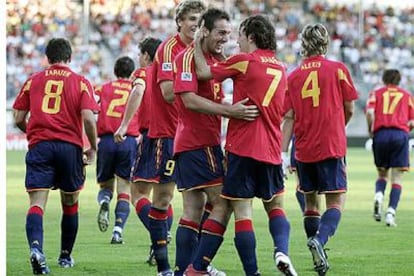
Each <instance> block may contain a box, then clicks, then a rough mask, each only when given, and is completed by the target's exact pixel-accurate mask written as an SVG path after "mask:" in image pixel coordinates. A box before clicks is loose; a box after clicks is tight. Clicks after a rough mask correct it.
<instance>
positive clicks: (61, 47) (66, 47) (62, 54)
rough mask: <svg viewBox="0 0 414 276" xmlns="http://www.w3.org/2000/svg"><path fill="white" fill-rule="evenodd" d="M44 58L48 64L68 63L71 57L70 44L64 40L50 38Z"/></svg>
mask: <svg viewBox="0 0 414 276" xmlns="http://www.w3.org/2000/svg"><path fill="white" fill-rule="evenodd" d="M46 56H47V59H48V61H49V63H50V64H54V63H59V62H68V61H70V58H71V56H72V48H71V46H70V42H69V41H68V40H67V39H65V38H52V39H51V40H49V42H48V43H47V46H46Z"/></svg>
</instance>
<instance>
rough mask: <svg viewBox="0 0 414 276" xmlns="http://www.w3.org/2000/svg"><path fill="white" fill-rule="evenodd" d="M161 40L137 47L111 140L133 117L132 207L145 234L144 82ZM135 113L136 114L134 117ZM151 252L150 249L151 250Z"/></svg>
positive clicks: (147, 98) (120, 134)
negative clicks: (128, 87)
mask: <svg viewBox="0 0 414 276" xmlns="http://www.w3.org/2000/svg"><path fill="white" fill-rule="evenodd" d="M160 44H161V40H159V39H156V38H153V37H147V38H144V39H143V40H142V41H141V42H140V43H139V51H140V55H139V64H140V68H139V69H137V70H136V71H135V72H134V73H133V74H132V85H133V89H132V92H131V94H130V95H129V98H128V102H127V105H126V108H125V113H124V117H123V118H122V122H121V125H120V126H119V128H118V130H117V131H116V132H115V134H114V139H115V141H116V142H117V143H121V142H122V141H123V140H124V137H125V134H126V133H127V130H128V126H129V125H130V124H131V121H132V120H133V119H134V116H135V115H134V114H137V115H136V116H137V117H138V126H137V128H138V130H139V132H140V134H141V136H140V139H141V142H140V143H139V145H138V152H137V155H136V157H135V161H134V164H133V167H132V171H131V173H132V175H131V178H132V185H131V194H132V200H131V202H132V204H133V206H135V211H136V214H137V216H138V217H139V219H140V220H141V222H142V224H143V225H144V227H145V228H146V229H147V230H148V231H149V217H148V213H149V210H150V207H151V201H150V193H151V190H152V181H151V179H147V178H145V172H146V170H147V168H148V166H150V161H151V149H150V141H149V138H148V129H149V120H150V109H149V104H150V99H151V98H150V97H151V91H152V88H151V85H150V84H151V83H150V82H149V81H148V79H150V78H151V75H150V73H151V70H152V67H151V66H152V64H153V60H154V56H155V52H156V50H157V48H158V46H159V45H160ZM136 112H138V113H136ZM151 249H152V247H151ZM151 249H150V256H149V258H148V260H147V262H148V263H149V264H151V265H155V260H154V254H153V250H151Z"/></svg>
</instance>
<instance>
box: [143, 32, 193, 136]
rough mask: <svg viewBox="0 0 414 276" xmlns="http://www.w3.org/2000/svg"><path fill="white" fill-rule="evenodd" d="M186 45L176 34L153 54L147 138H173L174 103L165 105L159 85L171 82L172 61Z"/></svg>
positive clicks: (175, 113) (175, 110)
mask: <svg viewBox="0 0 414 276" xmlns="http://www.w3.org/2000/svg"><path fill="white" fill-rule="evenodd" d="M186 47H187V46H186V44H185V43H184V42H183V41H182V40H181V39H180V36H179V35H178V34H176V35H175V36H172V37H170V38H168V39H167V40H165V41H164V42H162V43H161V44H160V46H159V47H158V49H157V52H156V53H155V58H154V66H153V71H152V74H153V75H152V77H151V85H152V86H151V87H152V92H151V115H152V116H155V117H154V120H150V128H149V132H148V136H149V137H150V138H174V136H175V131H176V128H177V107H176V102H175V101H174V103H173V104H170V103H167V102H166V101H165V99H164V97H163V96H162V92H161V88H160V86H159V84H160V83H161V82H162V81H173V61H174V58H175V56H177V54H178V53H180V52H181V51H183V50H184V49H185V48H186Z"/></svg>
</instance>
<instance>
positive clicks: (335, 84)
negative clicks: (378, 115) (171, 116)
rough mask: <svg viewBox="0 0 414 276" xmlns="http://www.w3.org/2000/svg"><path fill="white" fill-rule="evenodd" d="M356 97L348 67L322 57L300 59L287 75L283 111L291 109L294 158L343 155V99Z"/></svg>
mask: <svg viewBox="0 0 414 276" xmlns="http://www.w3.org/2000/svg"><path fill="white" fill-rule="evenodd" d="M357 98H358V94H357V91H356V89H355V87H354V84H353V82H352V78H351V75H350V74H349V71H348V69H347V68H346V67H345V65H344V64H342V63H341V62H336V61H331V60H328V59H326V58H325V57H323V56H314V57H309V58H306V59H304V60H303V62H302V63H301V65H300V66H299V67H298V68H296V69H295V70H294V71H293V72H292V73H291V74H290V75H289V77H288V91H287V95H286V100H285V111H286V112H287V111H288V110H290V109H293V111H294V112H295V129H294V135H295V138H296V142H295V146H296V155H295V157H296V159H297V160H299V161H301V162H317V161H321V160H325V159H328V158H340V157H344V156H345V155H346V134H345V111H344V102H346V101H353V100H355V99H357Z"/></svg>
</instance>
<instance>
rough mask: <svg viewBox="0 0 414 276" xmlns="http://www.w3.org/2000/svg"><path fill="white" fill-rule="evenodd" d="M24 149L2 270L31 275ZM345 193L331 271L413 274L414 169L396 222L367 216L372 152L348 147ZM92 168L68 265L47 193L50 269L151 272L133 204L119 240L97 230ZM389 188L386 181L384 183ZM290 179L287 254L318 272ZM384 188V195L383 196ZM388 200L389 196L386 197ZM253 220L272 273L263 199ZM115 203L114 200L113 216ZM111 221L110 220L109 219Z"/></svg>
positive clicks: (54, 196) (12, 190) (11, 163)
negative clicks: (62, 260)
mask: <svg viewBox="0 0 414 276" xmlns="http://www.w3.org/2000/svg"><path fill="white" fill-rule="evenodd" d="M24 156H25V152H23V151H8V152H7V158H6V160H7V169H6V171H7V217H6V218H7V275H30V274H31V267H30V263H29V250H28V245H27V241H26V234H25V216H26V212H27V208H28V197H27V195H26V193H25V190H24V175H25V166H24ZM347 162H348V187H349V192H348V198H347V203H346V206H345V211H344V213H343V216H342V220H341V223H340V226H339V229H338V231H337V233H336V235H335V236H334V237H333V238H332V239H331V240H330V241H329V242H328V244H327V246H326V247H327V248H329V249H330V250H329V251H328V256H329V263H330V266H331V269H330V270H329V272H328V274H330V275H364V276H365V275H414V204H413V202H414V189H413V181H412V179H413V175H412V173H410V174H407V175H405V177H404V187H403V193H402V198H401V201H400V205H399V208H398V212H397V223H398V227H396V228H388V227H386V226H385V224H384V223H383V222H381V223H378V222H375V221H374V219H373V218H372V204H373V196H374V182H375V179H376V172H375V168H374V165H373V160H372V155H371V153H370V152H367V151H365V150H363V149H350V150H349V154H348V158H347ZM94 170H95V168H94V167H89V168H88V171H87V173H88V176H87V181H86V187H85V189H84V190H83V191H82V193H81V196H80V226H79V233H78V238H77V242H76V244H75V248H74V252H73V257H74V259H75V261H76V265H75V267H74V268H71V269H66V270H65V269H61V268H59V267H58V266H57V262H56V260H57V257H58V253H59V247H60V214H61V211H60V203H59V199H58V195H59V193H58V192H57V191H52V192H51V193H50V198H49V201H48V205H47V208H46V212H45V216H44V251H45V254H46V256H47V260H48V264H49V267H50V269H51V273H52V275H140V276H147V275H156V269H155V268H154V267H149V266H148V265H147V264H146V263H145V260H146V258H147V254H148V249H149V244H150V242H149V237H148V234H147V233H146V231H145V229H144V227H143V226H142V225H141V223H140V221H139V220H138V219H137V216H136V215H135V212H134V209H133V208H131V214H130V217H129V220H128V222H127V225H126V228H125V230H124V240H125V244H124V245H111V244H109V241H110V238H111V229H109V230H108V231H107V232H105V233H101V232H100V231H99V230H98V227H97V223H96V215H97V211H98V205H97V203H96V194H97V191H98V186H97V185H96V184H95V177H94V172H95V171H94ZM388 187H389V186H388ZM294 191H295V183H294V180H293V177H291V178H290V179H289V180H288V182H287V193H286V197H285V205H286V212H287V214H288V218H289V220H290V223H291V236H290V237H291V239H290V256H291V258H292V261H293V264H294V266H295V268H296V270H297V272H298V274H299V275H316V273H315V272H314V271H313V269H312V267H313V265H312V260H311V255H310V253H309V251H308V249H307V247H306V238H305V233H304V230H303V227H302V218H301V213H300V210H299V207H298V204H297V202H296V199H295V197H294ZM388 192H389V189H387V196H386V198H387V199H388ZM386 203H387V202H386ZM173 204H174V210H175V217H174V226H173V237H174V235H175V228H176V222H177V220H178V218H179V216H180V213H181V196H180V194H179V193H176V196H175V198H174V202H173ZM254 207H255V209H254V226H255V231H256V239H257V255H258V262H259V268H260V271H261V272H262V275H263V276H268V275H275V274H277V272H276V270H275V267H274V264H273V260H272V252H273V246H272V241H271V238H270V235H269V233H268V228H267V216H266V214H265V212H264V211H263V209H262V205H261V203H260V201H257V200H256V201H255V204H254ZM113 208H114V203H112V204H111V211H112V213H111V215H112V216H111V218H113ZM111 222H112V221H111ZM233 235H234V226H233V221H231V222H230V224H229V228H228V230H227V232H226V235H225V240H224V242H223V245H222V247H221V248H220V250H219V253H218V255H217V256H216V258H215V259H214V262H213V263H214V265H215V266H216V267H218V268H220V269H222V270H224V271H225V272H226V273H227V275H228V276H240V275H243V270H242V267H241V264H240V260H239V257H238V255H237V252H236V250H235V247H234V245H233ZM169 252H170V263H171V265H173V264H174V259H175V257H174V255H175V244H174V239H173V241H172V244H171V246H170V248H169Z"/></svg>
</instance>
